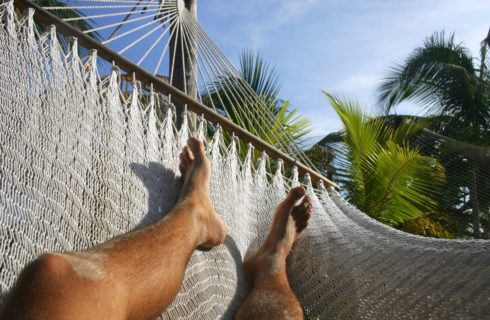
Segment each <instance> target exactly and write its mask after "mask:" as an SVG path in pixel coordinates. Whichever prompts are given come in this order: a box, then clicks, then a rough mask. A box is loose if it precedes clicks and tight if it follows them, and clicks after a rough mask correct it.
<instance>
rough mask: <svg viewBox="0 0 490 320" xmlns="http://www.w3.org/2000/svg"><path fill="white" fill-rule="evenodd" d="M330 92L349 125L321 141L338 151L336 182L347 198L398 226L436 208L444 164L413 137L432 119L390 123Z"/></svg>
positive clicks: (360, 207) (336, 109) (390, 223)
mask: <svg viewBox="0 0 490 320" xmlns="http://www.w3.org/2000/svg"><path fill="white" fill-rule="evenodd" d="M325 94H326V96H327V98H328V100H329V102H330V104H331V106H332V107H333V109H334V110H335V111H336V112H337V114H338V115H339V117H340V119H341V121H342V123H343V125H344V130H343V131H342V132H341V133H334V134H332V135H329V136H327V137H325V138H324V139H323V140H322V141H321V143H322V144H328V145H330V146H331V147H332V148H334V149H335V150H336V153H337V156H336V160H335V161H334V164H335V169H336V182H338V183H339V184H340V185H341V186H342V187H343V188H342V189H343V190H345V192H346V198H347V200H348V201H350V202H351V203H352V204H354V205H356V206H357V207H358V208H359V209H361V210H363V211H364V212H366V213H367V214H369V215H370V216H372V217H373V218H375V219H377V220H379V221H382V222H384V223H386V224H388V225H391V226H395V227H400V226H403V224H404V223H406V222H407V221H411V220H413V219H416V218H418V217H422V216H425V215H426V214H429V213H432V212H433V211H434V210H435V208H436V206H437V202H436V201H435V197H436V196H437V190H438V188H439V186H440V185H441V183H442V181H443V179H444V171H443V168H442V167H441V165H440V164H439V163H438V162H437V161H435V160H434V159H433V158H430V157H426V156H423V155H422V154H421V153H420V152H419V151H418V150H417V149H412V148H410V147H409V139H410V138H411V137H412V136H414V135H415V134H417V133H418V132H420V130H422V128H423V127H424V126H425V125H426V123H425V122H424V121H417V119H415V118H405V119H404V120H403V121H401V122H400V123H398V124H397V126H394V125H390V124H388V123H387V121H386V120H385V119H383V118H372V117H370V116H369V115H367V114H366V113H364V112H362V111H361V109H360V107H359V106H358V104H357V103H355V102H350V101H343V100H340V99H338V98H336V97H334V96H332V95H330V94H328V93H325ZM339 137H340V138H341V143H339V140H338V138H339ZM327 141H329V142H327Z"/></svg>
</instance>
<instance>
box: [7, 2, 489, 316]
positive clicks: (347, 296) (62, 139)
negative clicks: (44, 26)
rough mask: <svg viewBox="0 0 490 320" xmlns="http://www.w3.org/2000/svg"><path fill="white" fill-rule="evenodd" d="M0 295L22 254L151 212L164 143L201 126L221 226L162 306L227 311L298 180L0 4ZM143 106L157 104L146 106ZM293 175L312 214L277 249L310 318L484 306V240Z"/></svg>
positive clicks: (176, 310) (106, 235) (473, 312)
mask: <svg viewBox="0 0 490 320" xmlns="http://www.w3.org/2000/svg"><path fill="white" fill-rule="evenodd" d="M0 21H1V23H2V25H1V27H0V44H1V45H0V46H1V47H0V146H1V154H0V170H1V171H0V172H1V180H0V199H1V200H0V252H1V256H0V290H1V291H0V295H1V296H5V294H6V293H7V292H8V290H9V288H11V287H12V285H13V284H14V281H15V279H16V277H17V275H18V274H19V272H20V271H21V270H22V268H23V267H24V266H25V265H26V264H27V263H28V262H29V261H31V260H32V259H34V258H36V257H37V256H39V255H40V254H42V253H43V252H47V251H65V250H83V249H85V248H88V247H90V246H93V245H95V244H98V243H101V242H103V241H106V240H108V239H110V238H112V237H114V236H117V235H120V234H123V233H125V232H127V231H130V230H132V229H134V228H137V227H141V226H144V225H147V224H149V223H152V222H154V221H156V220H157V219H160V218H161V217H162V216H164V215H165V214H166V213H167V212H168V211H169V210H170V209H171V207H172V206H173V204H174V203H175V201H176V199H177V195H178V192H179V187H180V185H179V182H178V181H177V179H176V173H177V172H178V163H177V159H178V153H179V152H180V150H181V148H182V146H183V145H184V144H185V141H186V140H187V138H188V137H189V136H190V135H195V136H198V137H200V138H202V139H205V141H206V144H207V150H208V155H209V157H210V159H211V162H212V170H213V172H212V181H211V198H212V200H213V202H214V204H215V207H216V211H217V212H218V213H219V214H220V215H221V216H222V217H223V219H224V220H225V222H226V224H227V225H228V228H229V235H228V237H227V239H226V241H225V243H224V245H222V246H219V247H217V248H215V249H213V250H211V251H209V252H201V251H196V252H195V253H194V254H193V256H192V257H191V260H190V262H189V265H188V267H187V269H186V273H185V280H184V282H183V284H182V287H181V291H180V293H179V294H178V295H177V297H176V298H175V300H174V301H173V303H172V304H171V305H170V307H169V308H168V309H167V310H166V311H165V313H164V314H162V315H161V318H162V319H196V318H199V319H217V318H224V319H231V318H233V315H234V313H235V312H236V310H237V309H238V307H239V305H240V303H241V301H242V300H243V299H244V297H245V295H246V294H247V290H248V287H247V284H246V282H245V279H244V275H243V270H242V266H241V263H242V260H243V257H244V256H245V255H246V254H247V252H248V251H251V250H254V248H256V247H257V246H258V244H259V243H260V242H261V241H262V239H263V238H264V236H265V235H266V233H267V231H268V229H269V226H270V223H271V219H272V216H271V215H272V212H273V209H274V208H275V206H276V205H277V204H278V203H279V202H280V201H281V200H282V199H283V198H284V196H285V194H286V191H287V190H288V189H289V188H290V187H291V186H295V185H298V184H299V177H298V173H297V171H294V170H293V175H292V177H290V179H289V177H284V176H283V174H282V172H283V168H282V165H281V161H278V162H277V166H276V170H275V172H274V173H273V174H269V169H268V164H269V163H270V160H268V158H267V156H266V155H264V156H263V157H261V158H260V160H259V161H258V163H257V164H254V163H252V162H253V161H252V149H251V148H250V149H249V150H248V156H247V157H246V158H245V160H243V161H242V160H240V157H238V154H237V148H238V141H237V140H236V139H232V140H231V142H229V143H228V144H227V143H225V139H224V138H223V134H222V131H221V130H219V129H218V130H216V131H215V132H214V135H213V136H212V137H208V136H207V132H208V130H206V128H207V125H206V122H205V120H204V119H202V118H201V119H200V120H199V121H198V125H197V127H196V129H195V130H194V131H192V132H191V130H190V129H189V125H188V116H189V113H184V115H183V120H182V125H181V127H180V130H177V129H176V127H175V125H174V122H175V111H174V110H173V108H172V107H171V106H170V105H168V100H167V99H165V97H163V96H162V95H159V94H156V93H154V92H152V91H150V92H147V91H145V90H144V88H142V87H141V86H139V85H138V84H137V83H134V84H133V85H132V88H131V91H132V92H131V94H130V95H129V96H128V95H126V94H125V93H123V92H121V89H120V77H119V76H120V75H119V73H118V71H117V70H116V69H114V70H113V71H112V72H111V74H110V77H108V78H104V79H101V78H100V75H99V72H98V70H97V64H96V63H95V62H96V59H97V56H96V54H95V53H91V54H90V55H89V56H88V58H87V59H86V60H83V61H82V60H81V59H80V58H79V55H78V48H77V44H76V42H74V44H73V46H72V50H70V51H69V52H68V53H65V52H63V50H61V49H60V45H59V43H58V40H57V34H56V30H55V29H54V28H51V29H50V30H49V32H47V33H45V34H37V32H36V29H35V27H34V21H33V16H32V11H31V12H29V14H28V15H27V16H26V17H24V18H22V19H20V20H18V19H17V18H16V17H15V15H14V10H13V4H12V2H8V3H5V4H2V5H0ZM157 110H165V117H163V118H160V116H159V115H158V114H157ZM304 183H305V184H306V186H307V189H308V193H309V194H310V196H311V198H312V201H313V205H314V214H313V217H312V221H311V223H310V225H309V226H308V228H307V229H306V231H305V233H304V236H303V237H302V239H300V240H299V241H298V242H297V243H296V245H295V246H294V248H293V251H292V253H291V255H290V257H289V258H288V274H289V279H290V282H291V285H292V287H293V289H294V291H295V293H296V294H297V296H298V297H299V299H300V301H301V303H302V305H303V306H304V308H305V310H306V313H307V315H308V317H309V318H311V319H330V318H334V319H352V318H355V319H483V318H485V317H487V316H488V314H490V301H489V299H490V277H489V274H490V244H489V242H485V241H460V240H450V241H449V240H438V239H429V238H423V237H419V236H414V235H410V234H406V233H403V232H400V231H397V230H394V229H391V228H389V227H387V226H385V225H382V224H380V223H378V222H377V221H375V220H373V219H371V218H369V217H368V216H367V215H365V214H363V213H362V212H360V211H359V210H357V209H356V208H354V207H353V206H351V205H349V204H348V203H346V202H345V201H344V200H343V199H342V198H341V197H340V196H339V195H338V194H337V193H336V192H335V191H333V190H330V191H327V190H326V189H325V187H323V185H322V184H320V185H319V186H318V187H317V188H314V187H313V186H312V183H311V180H310V179H309V177H308V176H306V177H305V180H304Z"/></svg>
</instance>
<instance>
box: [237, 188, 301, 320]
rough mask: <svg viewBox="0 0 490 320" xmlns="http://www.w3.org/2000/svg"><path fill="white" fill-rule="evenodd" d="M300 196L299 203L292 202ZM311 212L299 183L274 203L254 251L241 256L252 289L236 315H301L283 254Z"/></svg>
mask: <svg viewBox="0 0 490 320" xmlns="http://www.w3.org/2000/svg"><path fill="white" fill-rule="evenodd" d="M303 196H304V198H303V200H302V201H301V203H300V204H299V205H297V206H295V203H296V202H297V201H298V200H300V199H301V198H302V197H303ZM310 216H311V203H310V199H309V198H308V196H305V190H304V189H303V188H302V187H297V188H294V189H292V190H291V191H290V192H289V194H288V196H287V197H286V199H285V200H284V201H283V202H282V203H281V204H280V205H279V206H278V207H277V209H276V213H275V215H274V220H273V222H272V228H271V231H270V232H269V235H268V236H267V238H266V240H265V241H264V243H263V244H262V246H261V247H260V248H259V250H257V252H256V253H255V254H254V255H252V256H250V257H248V258H247V259H246V260H245V264H244V269H245V277H246V278H247V281H248V282H249V284H250V285H251V286H252V290H251V292H250V293H249V295H248V296H247V298H246V299H245V301H244V302H243V304H242V305H241V307H240V309H239V310H238V313H237V315H236V319H238V320H241V319H303V318H304V314H303V309H302V308H301V305H300V303H299V301H298V299H297V298H296V296H295V295H294V293H293V291H292V290H291V287H290V286H289V282H288V277H287V274H286V258H287V256H288V255H289V252H290V251H291V247H292V245H293V243H294V241H296V239H297V238H298V236H299V234H300V232H301V231H303V230H304V229H305V228H306V226H307V224H308V219H309V218H310Z"/></svg>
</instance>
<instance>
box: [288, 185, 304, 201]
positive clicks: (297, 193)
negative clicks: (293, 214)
mask: <svg viewBox="0 0 490 320" xmlns="http://www.w3.org/2000/svg"><path fill="white" fill-rule="evenodd" d="M305 193H306V190H305V188H303V187H301V186H300V187H295V188H292V189H291V190H289V192H288V195H287V197H286V202H287V203H289V204H290V205H294V204H295V203H296V201H298V200H299V199H301V197H303V196H304V195H305Z"/></svg>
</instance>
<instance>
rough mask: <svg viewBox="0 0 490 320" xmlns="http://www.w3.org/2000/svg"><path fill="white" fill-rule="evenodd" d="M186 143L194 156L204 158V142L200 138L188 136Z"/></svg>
mask: <svg viewBox="0 0 490 320" xmlns="http://www.w3.org/2000/svg"><path fill="white" fill-rule="evenodd" d="M187 145H188V146H189V148H190V149H191V151H192V154H193V155H194V157H195V158H197V159H201V160H202V159H205V158H206V151H205V149H204V143H203V142H202V140H199V139H196V138H189V140H187Z"/></svg>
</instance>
